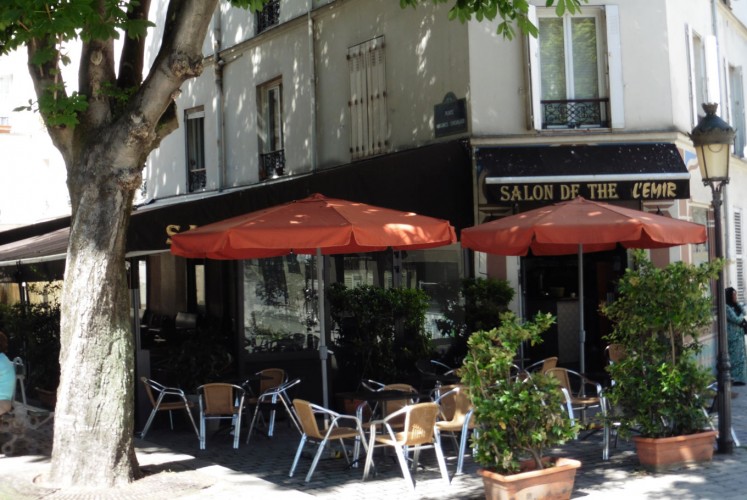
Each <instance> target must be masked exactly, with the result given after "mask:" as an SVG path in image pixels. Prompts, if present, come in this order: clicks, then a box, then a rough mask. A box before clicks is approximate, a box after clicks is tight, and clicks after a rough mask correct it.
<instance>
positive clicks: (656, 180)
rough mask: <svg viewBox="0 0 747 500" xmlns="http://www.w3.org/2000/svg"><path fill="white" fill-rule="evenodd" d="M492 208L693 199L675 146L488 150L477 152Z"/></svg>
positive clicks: (486, 192)
mask: <svg viewBox="0 0 747 500" xmlns="http://www.w3.org/2000/svg"><path fill="white" fill-rule="evenodd" d="M476 161H477V171H478V175H479V178H480V179H481V186H480V187H481V189H482V190H483V194H484V196H485V199H486V201H487V202H488V203H489V204H506V203H515V202H525V201H540V202H556V201H562V200H568V199H572V198H575V197H576V196H583V197H585V198H588V199H592V200H601V201H613V200H663V199H678V198H689V197H690V174H689V173H688V171H687V168H686V166H685V163H684V161H683V159H682V156H681V155H680V153H679V151H678V150H677V147H676V146H675V145H674V144H668V143H639V144H604V145H596V146H591V145H578V146H523V147H489V148H480V149H478V150H477V151H476Z"/></svg>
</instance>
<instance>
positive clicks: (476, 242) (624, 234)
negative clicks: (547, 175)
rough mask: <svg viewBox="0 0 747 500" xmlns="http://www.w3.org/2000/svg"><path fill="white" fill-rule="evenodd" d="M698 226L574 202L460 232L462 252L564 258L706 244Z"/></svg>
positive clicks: (660, 216)
mask: <svg viewBox="0 0 747 500" xmlns="http://www.w3.org/2000/svg"><path fill="white" fill-rule="evenodd" d="M706 239H707V235H706V228H705V227H704V226H702V225H700V224H695V223H692V222H687V221H682V220H678V219H672V218H670V217H664V216H662V215H655V214H650V213H647V212H641V211H640V210H633V209H630V208H623V207H618V206H615V205H610V204H607V203H601V202H596V201H590V200H587V199H585V198H582V197H580V196H579V197H578V198H576V199H574V200H572V201H565V202H561V203H556V204H554V205H549V206H546V207H542V208H537V209H534V210H529V211H527V212H522V213H519V214H516V215H512V216H509V217H504V218H502V219H498V220H494V221H491V222H486V223H485V224H480V225H479V226H474V227H471V228H468V229H465V230H464V231H462V246H464V247H466V248H471V249H472V250H478V251H480V252H486V253H494V254H498V255H526V254H527V253H528V252H529V250H531V251H532V253H533V254H534V255H568V254H572V253H576V252H578V250H579V245H582V246H583V252H585V253H588V252H599V251H603V250H612V249H614V248H615V246H617V244H618V243H619V244H621V245H622V246H624V247H625V248H665V247H671V246H676V245H684V244H686V243H703V242H704V241H706Z"/></svg>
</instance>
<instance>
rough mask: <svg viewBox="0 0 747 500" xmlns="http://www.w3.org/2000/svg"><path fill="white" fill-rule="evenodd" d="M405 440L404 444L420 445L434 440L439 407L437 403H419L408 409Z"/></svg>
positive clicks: (404, 432)
mask: <svg viewBox="0 0 747 500" xmlns="http://www.w3.org/2000/svg"><path fill="white" fill-rule="evenodd" d="M406 412H407V413H406V414H405V428H404V431H403V434H404V437H405V442H404V443H402V444H403V446H418V445H423V444H430V443H432V442H433V432H434V427H435V425H436V418H437V417H438V412H439V408H438V405H437V404H436V403H417V404H414V405H410V406H408V407H407V409H406Z"/></svg>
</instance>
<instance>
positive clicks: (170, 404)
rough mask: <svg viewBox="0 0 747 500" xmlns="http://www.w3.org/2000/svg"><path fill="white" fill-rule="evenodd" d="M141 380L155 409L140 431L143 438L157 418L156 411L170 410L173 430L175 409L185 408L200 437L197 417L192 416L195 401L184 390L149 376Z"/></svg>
mask: <svg viewBox="0 0 747 500" xmlns="http://www.w3.org/2000/svg"><path fill="white" fill-rule="evenodd" d="M140 381H141V382H142V383H143V385H144V386H145V393H146V394H147V395H148V399H149V400H150V404H151V405H152V406H153V410H151V412H150V415H149V416H148V421H147V422H145V427H143V430H142V431H141V432H140V438H141V439H145V435H146V434H148V429H150V425H151V424H152V423H153V418H155V416H156V413H158V412H159V411H168V412H169V424H170V425H171V430H172V431H173V430H174V417H173V415H172V411H173V410H184V411H186V412H187V416H188V417H189V421H190V422H192V428H193V429H194V430H195V434H196V435H197V439H199V438H200V433H199V432H198V431H197V425H195V419H194V417H192V411H191V409H192V408H193V407H194V403H193V402H191V401H188V400H187V397H186V395H185V394H184V391H183V390H181V389H178V388H176V387H166V386H164V385H162V384H159V383H158V382H156V381H155V380H151V379H149V378H147V377H140ZM154 392H156V393H157V394H158V396H157V397H155V396H154V394H153V393H154Z"/></svg>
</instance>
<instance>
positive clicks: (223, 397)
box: [197, 383, 246, 450]
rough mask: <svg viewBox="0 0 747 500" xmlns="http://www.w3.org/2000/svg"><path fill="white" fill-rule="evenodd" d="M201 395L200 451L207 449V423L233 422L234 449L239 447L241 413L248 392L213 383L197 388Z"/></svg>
mask: <svg viewBox="0 0 747 500" xmlns="http://www.w3.org/2000/svg"><path fill="white" fill-rule="evenodd" d="M197 393H198V394H199V395H200V434H199V436H200V449H201V450H204V449H205V421H206V420H229V419H230V420H231V425H232V426H233V447H234V449H237V448H238V447H239V434H240V433H241V412H242V410H243V409H244V397H245V395H246V391H244V388H243V387H240V386H238V385H234V384H223V383H213V384H205V385H201V386H200V387H198V388H197Z"/></svg>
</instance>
